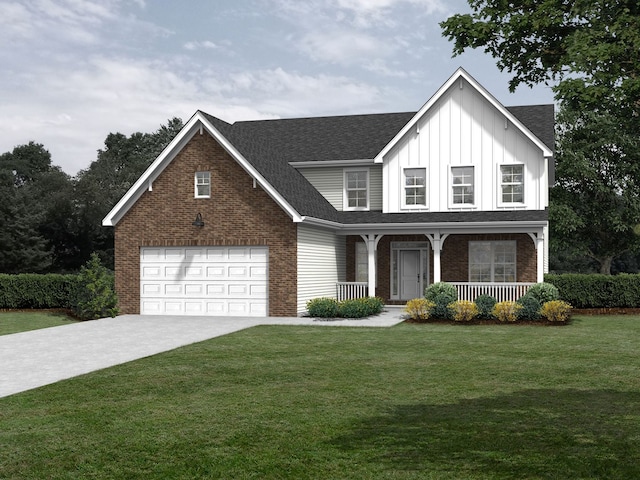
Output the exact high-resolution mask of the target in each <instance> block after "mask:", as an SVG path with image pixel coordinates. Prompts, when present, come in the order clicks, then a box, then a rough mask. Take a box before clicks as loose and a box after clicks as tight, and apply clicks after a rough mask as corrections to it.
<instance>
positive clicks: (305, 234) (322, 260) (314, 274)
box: [298, 224, 346, 314]
mask: <svg viewBox="0 0 640 480" xmlns="http://www.w3.org/2000/svg"><path fill="white" fill-rule="evenodd" d="M345 279H346V237H344V236H340V235H336V234H335V233H334V232H333V231H331V230H327V229H323V228H317V227H311V226H308V225H304V224H299V225H298V313H299V314H301V313H304V312H305V311H306V308H307V307H306V305H307V301H309V300H311V299H313V298H318V297H332V298H335V296H336V283H337V282H344V281H345Z"/></svg>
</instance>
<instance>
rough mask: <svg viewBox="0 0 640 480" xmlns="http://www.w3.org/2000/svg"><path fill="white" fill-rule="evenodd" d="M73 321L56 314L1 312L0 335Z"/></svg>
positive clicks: (65, 316)
mask: <svg viewBox="0 0 640 480" xmlns="http://www.w3.org/2000/svg"><path fill="white" fill-rule="evenodd" d="M75 321H76V320H74V319H72V318H71V317H69V316H67V315H65V314H64V313H57V312H38V311H33V312H2V313H0V335H9V334H11V333H18V332H27V331H29V330H37V329H39V328H49V327H58V326H60V325H68V324H69V323H74V322H75Z"/></svg>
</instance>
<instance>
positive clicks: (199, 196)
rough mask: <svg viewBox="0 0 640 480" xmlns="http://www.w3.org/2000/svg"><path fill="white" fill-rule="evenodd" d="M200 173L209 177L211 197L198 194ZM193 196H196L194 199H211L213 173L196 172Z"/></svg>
mask: <svg viewBox="0 0 640 480" xmlns="http://www.w3.org/2000/svg"><path fill="white" fill-rule="evenodd" d="M199 173H206V174H207V175H208V177H209V195H199V194H198V174H199ZM200 185H205V184H204V183H203V184H200ZM193 194H194V198H211V172H205V171H200V172H196V173H195V174H194V175H193Z"/></svg>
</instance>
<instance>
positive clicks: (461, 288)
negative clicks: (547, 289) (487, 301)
mask: <svg viewBox="0 0 640 480" xmlns="http://www.w3.org/2000/svg"><path fill="white" fill-rule="evenodd" d="M449 283H451V285H453V286H455V287H456V289H457V290H458V300H470V301H474V300H475V299H476V298H477V297H478V296H479V295H491V296H492V297H493V298H495V299H496V300H497V301H498V302H505V301H508V300H511V301H515V300H517V299H519V298H520V297H522V296H523V295H524V294H525V293H527V290H529V287H531V286H532V285H535V284H533V283H468V282H449Z"/></svg>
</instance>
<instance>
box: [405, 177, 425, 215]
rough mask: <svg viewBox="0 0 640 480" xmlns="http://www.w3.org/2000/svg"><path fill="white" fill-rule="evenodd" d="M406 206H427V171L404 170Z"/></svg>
mask: <svg viewBox="0 0 640 480" xmlns="http://www.w3.org/2000/svg"><path fill="white" fill-rule="evenodd" d="M404 204H405V206H407V207H426V206H427V171H426V170H425V169H424V168H405V169H404Z"/></svg>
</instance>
